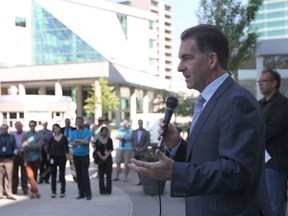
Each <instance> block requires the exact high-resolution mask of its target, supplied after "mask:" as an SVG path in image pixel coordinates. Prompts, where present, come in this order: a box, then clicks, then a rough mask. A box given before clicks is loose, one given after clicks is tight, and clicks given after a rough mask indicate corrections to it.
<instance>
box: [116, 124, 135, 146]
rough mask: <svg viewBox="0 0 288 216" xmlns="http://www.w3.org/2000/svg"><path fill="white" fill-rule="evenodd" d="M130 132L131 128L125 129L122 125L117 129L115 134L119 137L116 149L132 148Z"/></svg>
mask: <svg viewBox="0 0 288 216" xmlns="http://www.w3.org/2000/svg"><path fill="white" fill-rule="evenodd" d="M132 132H133V130H132V129H131V128H128V129H125V128H124V127H123V126H122V127H120V128H119V129H118V131H117V136H118V137H119V138H120V141H119V146H118V148H117V149H118V150H132V142H131V136H132Z"/></svg>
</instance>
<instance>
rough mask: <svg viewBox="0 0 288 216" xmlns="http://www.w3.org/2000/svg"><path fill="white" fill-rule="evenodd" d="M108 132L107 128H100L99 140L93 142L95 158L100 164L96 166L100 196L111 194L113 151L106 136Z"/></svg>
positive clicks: (110, 141) (111, 144) (110, 140)
mask: <svg viewBox="0 0 288 216" xmlns="http://www.w3.org/2000/svg"><path fill="white" fill-rule="evenodd" d="M108 134H109V130H108V128H107V127H105V126H104V127H102V128H101V129H100V138H98V139H97V140H96V142H95V144H94V145H95V151H96V154H97V156H98V157H99V158H100V161H101V162H100V163H99V164H98V172H99V191H100V194H111V192H112V182H111V181H112V164H113V161H112V156H111V153H112V151H113V141H112V139H111V138H110V137H109V136H108ZM105 175H106V184H105V181H104V176H105Z"/></svg>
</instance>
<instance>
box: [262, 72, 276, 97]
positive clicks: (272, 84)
mask: <svg viewBox="0 0 288 216" xmlns="http://www.w3.org/2000/svg"><path fill="white" fill-rule="evenodd" d="M276 84H277V82H276V80H273V78H272V75H271V74H270V73H261V75H260V77H259V80H258V85H259V89H260V91H261V94H263V95H264V96H266V95H269V94H271V93H272V92H273V91H275V89H276Z"/></svg>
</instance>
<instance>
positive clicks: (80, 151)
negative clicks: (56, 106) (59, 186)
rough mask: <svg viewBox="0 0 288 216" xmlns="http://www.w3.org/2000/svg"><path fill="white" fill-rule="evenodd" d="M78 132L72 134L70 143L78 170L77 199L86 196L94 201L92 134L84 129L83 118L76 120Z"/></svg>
mask: <svg viewBox="0 0 288 216" xmlns="http://www.w3.org/2000/svg"><path fill="white" fill-rule="evenodd" d="M76 125H77V130H74V131H73V132H72V133H71V136H70V138H69V143H70V144H71V145H72V146H73V156H74V157H73V158H74V163H75V168H76V177H77V185H78V191H79V195H78V197H77V198H76V199H82V198H84V197H85V196H86V199H87V200H91V199H92V193H91V187H90V178H89V165H90V158H89V144H90V139H91V132H90V130H89V129H88V128H86V127H84V119H83V117H77V118H76Z"/></svg>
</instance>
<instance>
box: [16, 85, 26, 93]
mask: <svg viewBox="0 0 288 216" xmlns="http://www.w3.org/2000/svg"><path fill="white" fill-rule="evenodd" d="M18 94H19V95H26V89H25V86H24V85H23V84H21V83H20V84H19V85H18Z"/></svg>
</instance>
